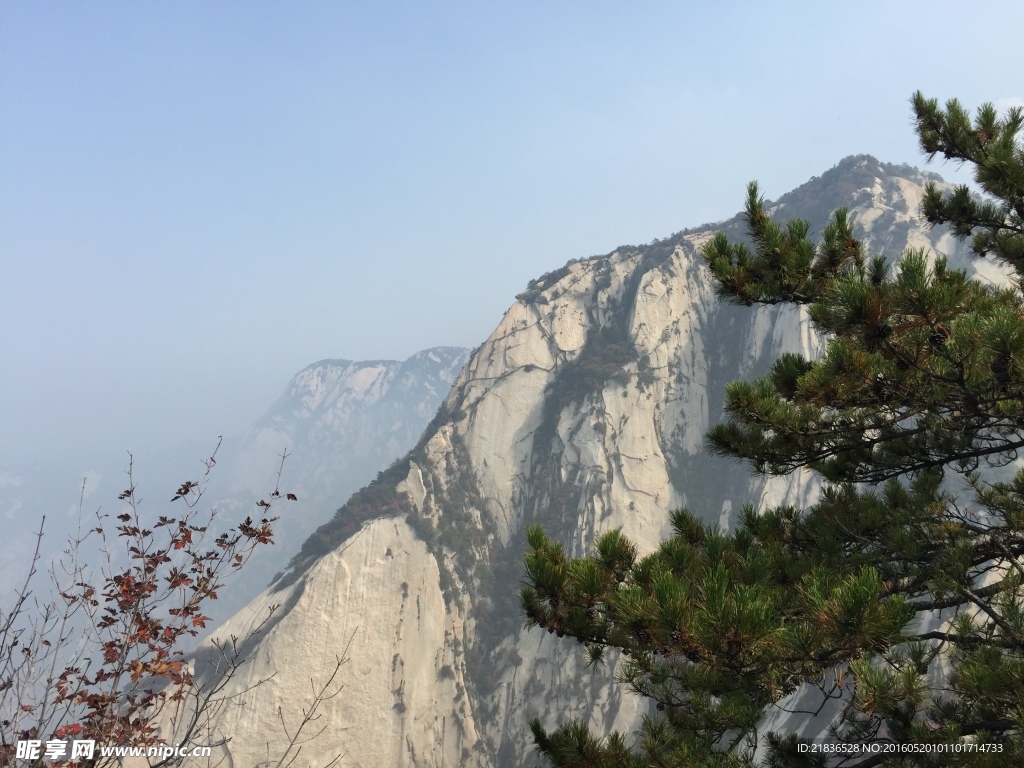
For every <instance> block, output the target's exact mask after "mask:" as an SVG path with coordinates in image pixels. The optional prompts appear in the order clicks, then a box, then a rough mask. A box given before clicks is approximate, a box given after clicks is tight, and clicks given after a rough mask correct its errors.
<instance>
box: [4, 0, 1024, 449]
mask: <svg viewBox="0 0 1024 768" xmlns="http://www.w3.org/2000/svg"><path fill="white" fill-rule="evenodd" d="M975 20H977V26H972V22H973V21H975ZM1022 22H1024V4H1021V3H1018V2H1013V3H1011V2H1006V3H984V2H980V3H971V4H965V3H962V2H959V3H942V2H903V3H894V2H885V3H872V2H860V3H844V4H838V3H824V2H813V3H810V2H809V3H740V2H731V3H730V2H722V3H717V4H714V7H712V4H710V3H685V2H672V3H624V2H623V3H611V2H575V3H569V2H564V3H551V2H516V3H511V2H509V3H485V2H465V3H448V2H422V1H421V2H408V3H398V2H373V3H363V2H359V3H356V2H351V3H341V2H336V3H326V2H316V3H314V2H305V3H303V2H296V3H292V2H289V3H284V2H279V3H257V2H244V3H242V2H239V3H227V2H217V3H208V2H202V3H200V2H173V3H172V2H146V3H139V2H90V3H64V2H62V3H56V2H41V1H36V0H33V2H27V1H26V2H5V3H3V4H2V5H0V290H2V291H3V294H2V298H0V365H2V368H0V371H2V373H0V414H2V419H0V421H2V426H0V462H5V461H11V460H13V459H16V458H19V457H24V456H35V455H45V454H47V453H50V452H70V453H71V454H74V455H86V456H87V455H89V454H99V453H106V452H116V455H121V452H122V451H123V450H125V449H133V450H140V449H143V448H145V449H146V450H155V449H157V448H158V447H159V446H160V445H161V444H164V443H166V444H168V445H169V444H171V443H176V442H181V441H184V440H202V441H207V440H211V439H215V437H216V435H218V434H233V433H238V432H241V431H244V429H245V428H246V427H247V425H248V424H250V423H251V422H252V421H253V420H254V419H255V418H256V417H258V416H259V415H260V413H261V412H262V411H263V410H264V409H265V408H266V407H267V406H269V404H270V403H271V402H272V401H273V399H274V398H275V397H276V396H277V395H278V394H279V392H280V391H281V390H282V389H283V388H284V386H285V384H286V383H287V381H288V379H289V377H290V376H291V375H292V374H293V373H294V372H296V371H297V370H299V369H300V368H302V367H303V366H305V365H306V364H308V363H310V362H313V361H315V360H318V359H322V358H327V357H347V358H353V359H362V358H380V357H390V358H404V357H407V356H408V355H410V354H411V353H413V352H415V351H417V350H419V349H422V348H425V347H428V346H434V345H460V346H475V345H477V344H479V343H480V342H481V341H482V340H483V339H484V338H486V336H487V335H488V334H489V333H490V331H491V330H492V329H493V327H494V326H495V325H496V324H497V322H498V321H499V320H500V318H501V315H502V313H503V312H504V310H505V309H506V308H507V306H508V305H509V304H510V303H511V302H512V301H513V300H514V296H515V294H516V293H517V292H519V291H521V290H523V288H524V287H525V285H526V282H527V281H528V280H529V279H530V278H532V277H536V276H538V275H539V274H541V273H543V272H545V271H547V270H550V269H553V268H555V267H558V266H560V265H562V264H563V263H565V261H566V260H568V259H571V258H576V257H581V256H588V255H593V254H596V253H606V252H608V251H610V250H612V249H613V248H614V247H615V246H617V245H619V244H622V243H636V242H647V241H650V240H651V239H652V238H655V237H664V236H667V235H669V234H671V233H672V232H674V231H677V230H679V229H682V228H684V227H687V226H694V225H697V224H701V223H703V222H706V221H709V220H719V219H722V218H725V217H727V216H730V215H732V214H733V213H734V212H735V211H736V210H737V208H738V207H739V205H740V203H741V202H742V199H743V190H744V185H745V184H746V182H747V181H748V180H750V179H754V178H756V179H759V180H760V181H761V183H762V186H763V188H764V190H765V192H766V193H767V194H768V195H769V196H770V197H775V196H778V195H779V194H782V193H783V192H786V191H788V190H789V189H791V188H792V187H794V186H796V185H798V184H799V183H801V182H803V181H805V180H807V179H808V178H809V177H810V176H812V175H818V174H820V173H822V172H823V171H825V170H827V169H828V168H829V167H831V166H832V165H834V164H835V163H836V162H838V161H839V160H840V159H841V158H843V157H844V156H846V155H849V154H853V153H862V152H866V153H871V154H874V155H876V156H877V157H878V158H879V159H881V160H884V161H888V162H897V163H899V162H910V163H913V164H918V165H919V164H921V162H922V159H921V158H920V155H919V153H918V150H917V147H916V144H915V139H914V136H913V132H912V130H911V127H910V118H909V109H908V104H907V100H908V98H909V96H910V95H911V93H912V92H913V91H914V90H915V89H918V88H920V89H922V90H923V91H924V92H925V93H926V94H928V95H932V96H937V97H940V98H942V99H945V98H948V97H952V96H956V97H959V98H960V99H961V100H962V101H963V102H964V103H966V104H968V105H970V106H972V107H974V106H976V105H977V104H979V103H980V102H982V101H986V100H993V101H994V100H997V99H1007V98H1013V97H1020V96H1022V95H1024V83H1022V81H1021V76H1022V73H1024V66H1022V64H1024V54H1022V53H1021V51H1022V50H1024V47H1022V45H1021V39H1020V31H1021V30H1022V29H1024V23H1022ZM935 170H938V171H939V172H943V173H946V172H947V171H948V170H949V169H948V168H947V169H944V168H942V167H938V168H935Z"/></svg>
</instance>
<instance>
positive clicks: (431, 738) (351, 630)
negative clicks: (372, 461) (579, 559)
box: [215, 156, 961, 768]
mask: <svg viewBox="0 0 1024 768" xmlns="http://www.w3.org/2000/svg"><path fill="white" fill-rule="evenodd" d="M927 178H928V176H927V175H926V174H923V173H921V172H920V171H917V170H915V169H912V168H909V167H905V166H904V167H894V166H889V165H884V164H881V163H879V162H877V161H876V160H874V159H873V158H869V157H863V156H861V157H853V158H848V159H846V160H844V161H843V162H842V163H840V164H839V165H838V166H837V167H836V168H833V169H832V170H831V171H829V172H828V173H826V174H824V175H823V176H822V177H820V178H816V179H812V180H811V181H810V182H808V183H807V184H805V185H803V186H801V187H800V188H798V189H797V190H794V191H793V192H791V193H789V194H788V195H785V196H783V197H782V198H780V199H779V201H778V202H777V203H775V204H774V205H773V210H774V212H775V214H776V215H777V216H780V217H782V218H795V217H800V218H807V219H809V220H810V221H811V223H812V227H813V229H814V230H815V231H819V232H820V230H821V228H822V226H823V225H824V222H825V220H826V219H827V217H828V216H829V214H831V212H832V211H833V210H834V209H835V208H837V207H839V206H848V207H849V208H850V209H851V213H852V216H853V219H854V221H855V222H856V223H857V226H858V229H859V234H860V235H861V236H863V237H864V239H865V240H866V242H867V245H868V248H869V250H871V251H874V252H883V253H885V254H887V255H890V256H895V255H897V254H898V253H899V252H900V251H902V250H903V249H904V248H906V247H908V246H909V247H924V248H929V249H932V250H934V251H938V252H942V253H947V254H951V256H952V257H953V260H954V262H955V261H956V260H957V259H958V258H961V257H960V256H959V250H958V246H957V244H956V243H955V242H954V241H953V240H952V239H951V238H950V237H949V236H948V235H947V234H945V233H943V232H941V231H937V230H936V231H931V230H928V229H927V228H926V227H925V226H924V224H923V222H922V221H921V220H920V218H919V217H918V214H917V210H918V204H919V200H920V196H921V193H922V189H923V185H924V183H925V181H926V180H927ZM931 178H934V177H931ZM718 229H724V230H725V231H727V232H728V233H729V234H730V235H731V236H734V237H741V236H742V235H743V227H742V221H741V220H740V219H739V217H737V218H735V219H732V220H730V221H728V222H725V223H722V224H719V225H715V226H707V227H701V228H698V229H694V230H689V231H684V232H681V233H678V234H676V235H674V236H672V237H670V238H667V239H665V240H662V241H659V242H656V243H653V244H651V245H649V246H643V247H636V248H634V247H620V248H618V249H617V250H615V251H614V252H612V253H611V254H609V255H608V256H604V257H599V258H591V259H586V260H582V261H577V262H573V263H570V264H568V265H567V266H565V267H563V268H561V269H558V270H555V271H554V272H551V273H549V274H547V275H545V276H544V277H542V278H540V279H538V280H536V281H533V282H532V283H531V284H530V286H529V288H528V290H527V291H525V292H524V293H522V294H520V295H519V296H518V297H517V299H516V302H515V303H514V304H513V305H512V306H511V308H510V309H509V310H508V312H507V313H506V314H505V317H504V318H503V320H502V321H501V323H500V325H499V326H498V327H497V328H496V329H495V331H494V332H493V333H492V334H491V336H490V338H488V339H487V341H486V342H485V343H484V344H483V345H482V346H481V347H480V348H478V349H477V350H476V352H475V353H474V354H473V356H472V358H471V359H470V361H469V363H468V364H467V365H466V367H465V368H464V369H463V371H462V373H461V374H460V376H459V377H458V379H457V380H456V382H455V385H454V387H453V388H452V390H451V392H450V394H449V395H448V397H447V398H446V399H445V401H444V403H443V405H442V407H441V410H440V411H439V413H438V414H437V416H436V417H435V419H434V421H433V422H432V423H431V425H430V426H429V427H428V429H427V431H426V433H425V434H424V436H423V438H422V439H421V440H420V443H419V444H418V445H417V446H416V448H415V449H414V450H413V451H412V452H411V453H410V454H409V455H408V456H406V457H405V458H404V459H403V460H402V461H401V462H399V463H397V464H395V465H393V466H392V467H391V468H390V469H389V470H388V471H386V472H384V473H382V474H381V475H380V477H379V478H378V481H377V483H375V484H374V485H373V486H372V487H370V488H368V489H365V490H364V491H363V492H361V493H360V494H357V495H356V496H355V497H353V499H352V500H350V502H349V503H348V504H347V505H346V506H345V507H342V509H341V510H339V512H338V515H337V516H336V517H335V519H334V520H333V521H332V522H331V523H329V524H327V525H325V526H322V527H321V528H320V529H319V530H318V531H317V532H316V534H314V536H313V537H311V538H310V539H309V540H307V542H306V544H305V545H303V548H302V551H301V552H300V554H299V555H298V556H297V557H296V558H295V559H294V560H293V563H292V566H291V568H290V570H289V572H288V573H286V574H285V575H284V576H283V577H282V578H281V579H280V580H279V581H278V582H277V583H276V584H275V585H273V586H272V587H271V588H270V589H269V590H268V591H267V592H265V593H264V594H263V595H261V596H260V597H259V598H258V599H257V600H256V601H255V602H254V603H253V604H252V605H251V606H250V607H249V609H247V611H245V612H243V613H242V614H239V615H238V616H236V617H235V618H234V619H233V620H232V621H231V622H230V623H229V625H228V626H226V627H224V628H223V629H222V631H221V632H220V634H221V635H222V636H224V635H227V634H230V633H234V634H237V635H241V634H243V633H244V632H245V630H246V628H247V627H248V626H250V624H251V622H252V621H253V617H255V616H258V615H259V614H260V612H261V609H262V608H264V607H265V606H267V605H269V604H272V603H280V604H281V605H282V608H281V609H280V610H279V611H278V614H277V615H276V616H275V621H276V623H274V624H273V625H272V626H270V627H269V628H268V629H267V630H266V631H265V632H264V633H263V634H262V635H261V636H260V637H259V638H258V640H257V641H255V644H254V646H253V648H254V651H253V653H254V663H253V665H252V666H251V667H248V668H247V669H246V676H245V679H244V680H242V679H236V680H235V681H233V683H232V685H233V686H234V690H236V691H241V690H243V689H244V688H246V687H247V686H249V685H252V684H253V683H255V682H257V681H259V680H262V679H265V678H267V677H269V676H270V675H271V674H273V675H274V677H273V678H272V679H271V680H270V682H269V683H267V684H264V685H262V686H259V687H258V688H255V689H252V690H250V691H248V692H246V693H243V694H240V698H239V702H241V703H242V704H243V705H242V706H234V707H229V708H226V709H225V711H224V712H223V713H222V714H221V715H220V717H219V719H218V721H217V722H216V724H215V727H216V730H217V731H218V732H219V733H220V734H221V735H223V736H226V737H230V738H231V741H230V742H229V744H228V745H227V749H229V751H230V752H231V755H232V758H233V760H234V764H235V765H251V764H254V763H257V762H258V761H259V760H261V759H262V760H265V759H266V756H267V755H268V754H274V753H275V751H280V750H281V748H282V745H283V742H282V741H281V738H283V734H282V733H281V727H280V724H279V723H278V720H277V707H278V706H281V707H282V711H283V712H285V713H286V716H287V717H293V718H294V717H297V716H300V713H301V709H302V707H303V706H304V702H307V701H308V700H309V698H310V688H309V680H310V679H311V678H312V679H314V680H318V679H323V678H324V677H325V676H326V675H327V674H329V672H330V670H331V669H332V668H333V665H334V660H335V657H336V655H337V654H339V653H340V652H341V650H342V649H343V648H345V647H346V645H347V644H348V643H349V642H350V641H351V644H350V645H347V647H348V656H349V661H348V662H347V663H346V664H345V665H344V666H343V667H342V671H341V673H340V676H339V678H338V679H339V680H340V681H341V682H343V683H344V686H345V688H344V690H343V691H342V692H341V694H340V695H339V696H337V697H336V698H334V699H331V700H329V701H324V702H323V703H322V705H321V712H322V713H323V718H324V719H323V720H322V721H321V723H320V724H321V725H325V726H326V730H325V731H324V733H323V734H322V735H321V736H320V737H319V738H318V739H317V740H316V741H314V742H312V743H311V744H308V745H307V746H306V747H305V748H304V750H303V752H302V756H301V759H300V760H299V762H300V763H302V764H303V765H306V764H309V765H317V764H321V763H323V762H325V761H326V760H327V759H330V758H331V757H333V756H334V755H336V754H339V753H344V754H345V758H344V759H343V761H342V763H341V764H342V765H350V766H367V767H369V766H391V765H393V766H424V767H426V766H480V767H483V766H501V767H502V768H506V767H508V768H511V767H512V766H526V765H536V764H537V762H538V761H537V759H536V758H535V757H534V756H533V755H532V745H531V739H530V736H529V728H528V723H529V721H530V719H531V718H534V717H539V718H540V719H541V720H542V722H544V723H545V724H546V725H548V726H553V725H555V724H556V723H558V722H563V721H565V720H566V719H568V718H582V719H584V720H587V721H589V722H590V724H591V725H592V726H593V727H595V728H596V729H599V730H608V729H610V728H618V729H630V728H631V727H632V726H633V725H634V724H635V723H637V721H638V719H639V718H640V717H641V716H642V715H643V714H644V713H645V711H646V710H645V707H646V704H645V702H643V701H642V700H639V699H637V698H636V697H634V696H632V695H630V694H629V693H628V692H626V691H624V690H623V689H622V688H621V687H620V686H618V685H616V684H615V683H613V682H612V679H611V677H612V676H611V674H610V672H609V671H601V672H599V673H598V674H596V675H595V674H592V673H591V672H590V671H589V670H586V671H585V670H584V659H583V653H582V651H581V649H580V648H579V647H578V646H576V645H575V644H574V643H572V642H570V641H567V640H560V639H558V638H557V637H555V636H552V635H548V634H545V633H543V632H541V631H540V630H534V631H532V632H526V631H524V629H523V628H522V625H523V619H522V616H521V613H520V611H519V607H518V601H517V598H516V595H515V592H516V589H517V587H518V584H519V581H520V579H521V577H522V565H521V564H522V553H523V550H524V546H525V543H524V535H523V527H524V525H525V524H526V523H530V522H539V523H541V524H542V525H543V526H544V527H545V529H546V530H547V531H548V532H549V533H551V534H553V535H555V536H557V537H559V538H561V539H562V540H563V541H564V542H565V544H566V545H567V546H568V547H569V549H570V550H571V551H572V552H573V553H575V554H582V553H584V552H586V551H588V549H589V548H590V547H591V545H592V543H593V542H594V540H595V538H596V537H597V536H598V535H599V534H601V533H603V532H604V531H607V530H609V529H613V528H619V529H622V530H623V531H624V532H625V533H626V534H627V535H628V536H629V537H630V538H631V539H633V540H634V541H635V542H636V543H637V544H638V545H639V547H640V549H641V550H646V551H650V550H652V549H654V548H655V547H656V546H657V545H658V543H659V541H660V540H661V539H662V538H663V537H664V536H665V535H666V534H667V533H668V530H667V517H668V515H667V513H668V511H669V510H670V509H673V508H675V507H678V506H681V505H686V506H688V507H689V508H690V509H691V511H693V512H696V513H699V514H701V515H703V517H704V518H705V519H706V520H708V521H710V522H713V523H717V524H719V525H721V526H723V527H727V526H728V525H729V524H730V521H731V520H732V519H733V513H734V512H737V511H738V510H739V508H740V507H741V506H742V505H744V504H754V505H762V504H776V503H779V502H782V501H784V500H785V501H790V502H793V503H798V504H804V503H807V502H808V501H809V500H810V499H812V498H813V496H814V494H815V492H816V487H815V485H814V482H813V481H812V479H811V478H810V477H807V476H795V477H791V478H782V479H775V480H771V481H765V480H763V479H760V478H754V477H752V476H751V475H750V472H749V470H748V468H747V467H745V466H742V465H738V464H735V463H731V462H729V461H726V460H724V459H718V458H714V457H711V456H709V455H708V454H707V453H706V452H705V451H704V449H703V434H704V432H705V430H706V429H707V427H708V426H709V424H711V423H713V422H714V421H716V420H718V419H719V418H720V417H721V412H722V402H723V391H724V387H725V384H726V383H727V382H729V381H731V380H733V379H737V378H742V377H751V376H754V375H758V374H760V373H763V372H764V371H766V369H767V366H768V365H769V363H770V362H771V361H772V360H773V359H775V358H776V357H777V356H778V355H779V354H780V353H782V352H784V351H795V352H800V353H802V354H804V355H808V356H813V355H814V354H815V353H816V351H817V349H818V344H819V342H818V340H817V338H816V337H815V335H814V333H813V331H812V329H811V327H810V325H809V322H808V321H807V318H806V317H804V316H803V315H802V314H800V313H799V312H798V311H795V310H792V309H783V310H781V311H780V310H776V309H768V308H762V309H756V310H755V309H744V308H734V307H728V306H726V305H724V304H722V303H719V302H718V301H717V300H716V299H715V296H714V291H713V286H712V284H711V282H710V279H709V277H708V275H707V273H706V271H705V268H704V266H703V264H702V261H701V258H700V256H699V249H700V247H701V245H702V243H704V242H705V241H706V240H707V239H708V238H709V237H710V236H711V235H712V234H713V232H714V231H716V230H718Z"/></svg>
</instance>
